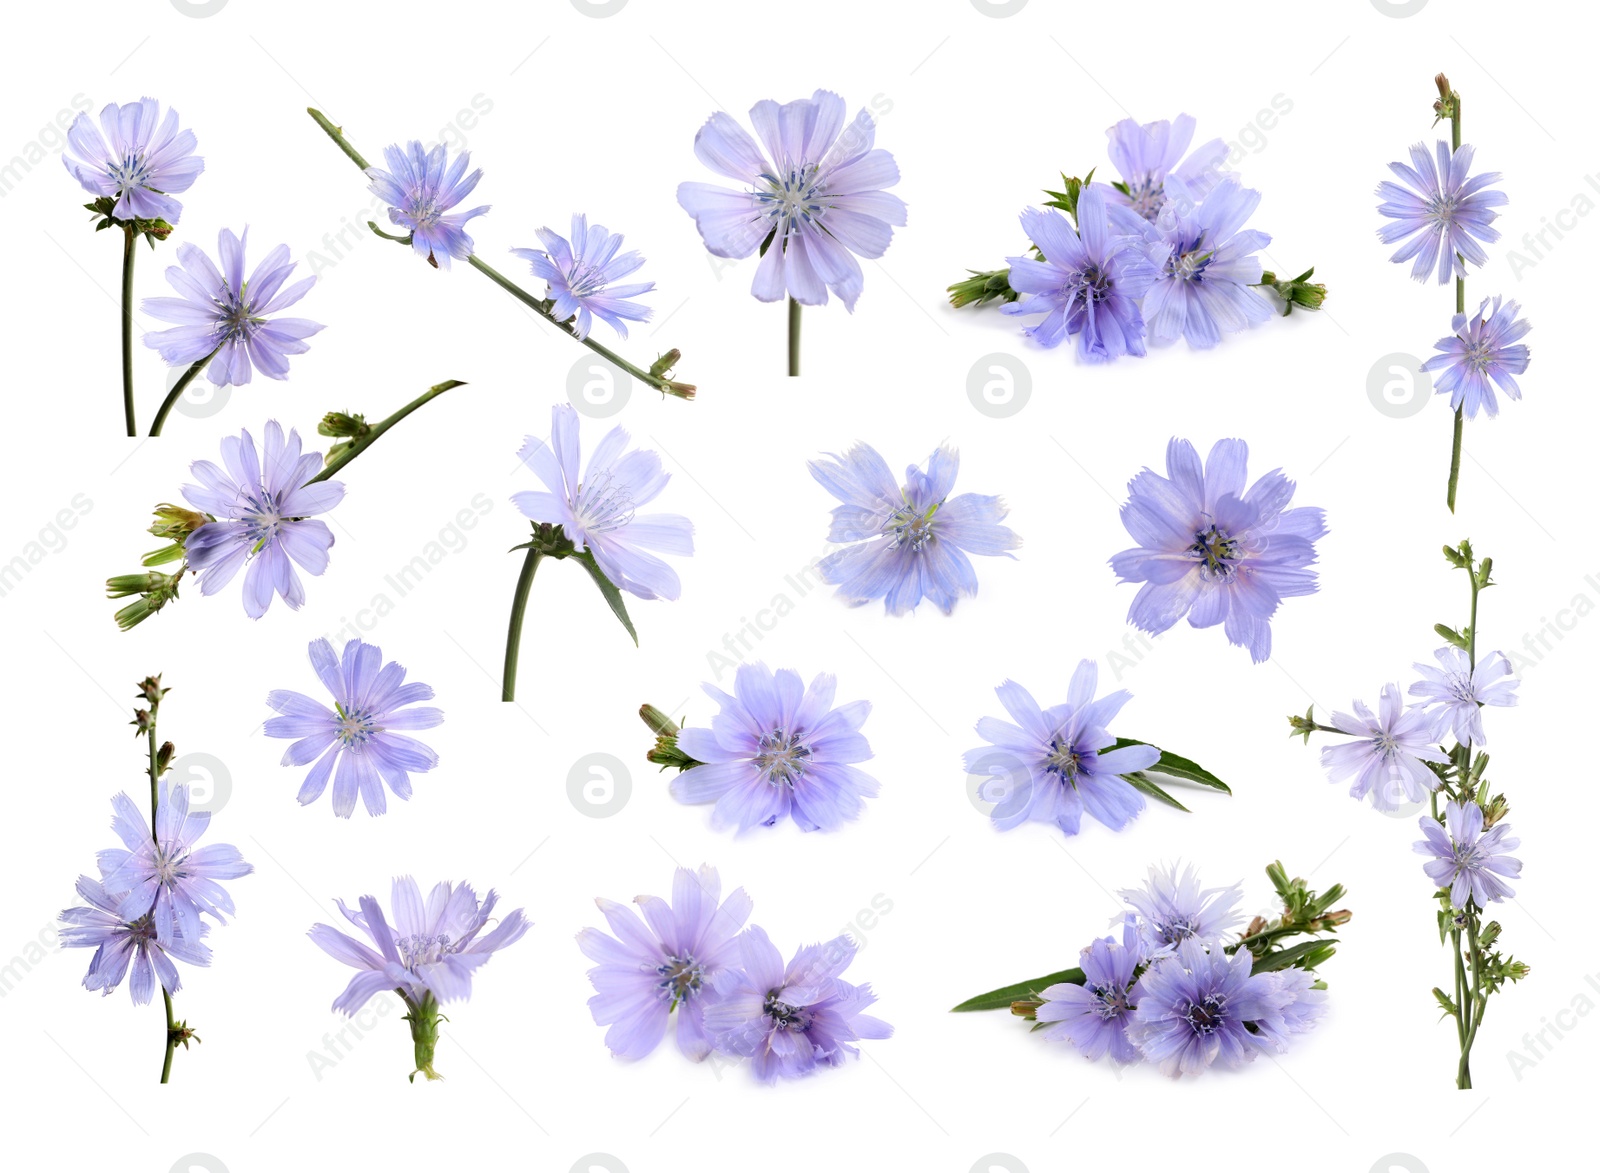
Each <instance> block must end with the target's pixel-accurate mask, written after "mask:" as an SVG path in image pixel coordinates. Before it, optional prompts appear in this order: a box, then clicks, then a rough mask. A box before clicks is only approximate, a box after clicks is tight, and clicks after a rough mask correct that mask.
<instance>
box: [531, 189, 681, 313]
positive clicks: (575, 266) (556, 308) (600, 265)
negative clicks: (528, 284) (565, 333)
mask: <svg viewBox="0 0 1600 1173" xmlns="http://www.w3.org/2000/svg"><path fill="white" fill-rule="evenodd" d="M537 231H538V234H539V239H540V240H542V241H544V248H543V249H537V248H514V249H512V250H511V255H512V256H516V257H521V258H522V259H523V260H525V261H527V262H528V263H529V264H530V265H532V267H533V272H534V275H535V276H537V277H543V278H544V279H545V282H546V288H545V297H547V298H550V299H553V301H554V304H553V305H552V306H551V307H550V316H551V317H553V318H555V320H556V321H558V322H565V321H568V320H570V319H572V318H574V317H576V318H577V321H576V322H575V323H573V328H572V332H573V333H574V334H575V335H577V336H578V337H579V338H587V337H588V336H589V329H590V326H591V325H592V320H593V318H600V319H601V320H602V321H605V322H607V323H609V324H610V326H611V328H612V329H613V330H615V331H616V332H617V334H618V336H619V337H622V338H626V337H627V336H628V326H627V323H628V322H646V321H649V320H650V313H651V310H650V308H649V307H648V306H642V305H636V304H634V302H633V301H632V300H631V299H632V298H635V297H638V296H639V295H640V294H642V293H649V292H650V291H651V290H652V289H654V288H655V287H656V283H655V282H654V281H641V282H636V283H634V284H631V285H619V284H617V280H618V279H619V278H621V277H626V276H627V275H628V274H629V273H632V272H633V271H634V270H636V269H638V268H639V267H640V266H641V265H643V264H644V255H643V254H642V253H638V252H628V253H623V254H622V255H621V256H618V255H617V250H618V249H619V248H621V247H622V234H621V233H620V232H607V231H606V230H605V229H604V228H603V227H602V226H600V225H599V224H596V225H595V226H594V227H592V228H591V227H590V226H589V219H588V217H587V216H582V215H577V216H573V217H572V240H571V241H570V242H569V241H568V240H567V239H566V238H565V237H563V236H558V235H557V234H556V233H554V232H551V231H550V229H548V228H540V229H538V230H537Z"/></svg>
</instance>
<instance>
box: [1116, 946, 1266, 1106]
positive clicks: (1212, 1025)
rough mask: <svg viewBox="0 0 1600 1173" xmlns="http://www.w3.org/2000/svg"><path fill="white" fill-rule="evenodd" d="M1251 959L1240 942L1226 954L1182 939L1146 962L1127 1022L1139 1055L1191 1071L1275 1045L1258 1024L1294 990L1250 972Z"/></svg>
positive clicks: (1166, 1067)
mask: <svg viewBox="0 0 1600 1173" xmlns="http://www.w3.org/2000/svg"><path fill="white" fill-rule="evenodd" d="M1253 961H1254V958H1253V957H1252V956H1251V954H1250V951H1249V950H1248V949H1241V950H1239V951H1238V952H1237V953H1235V954H1233V955H1232V956H1231V957H1230V956H1229V955H1228V954H1226V953H1224V952H1222V950H1220V949H1218V950H1215V951H1214V952H1210V953H1208V952H1206V950H1205V948H1204V947H1203V946H1201V944H1200V943H1199V942H1198V941H1194V940H1189V941H1184V942H1183V943H1182V944H1180V945H1179V946H1178V948H1177V951H1176V952H1175V953H1174V954H1173V955H1172V956H1170V957H1167V958H1166V959H1164V960H1163V961H1161V962H1159V963H1157V964H1156V965H1153V966H1151V967H1150V969H1148V970H1147V971H1146V972H1145V974H1144V975H1143V976H1142V977H1141V978H1140V979H1139V991H1140V996H1139V1007H1138V1009H1137V1010H1135V1011H1134V1015H1133V1022H1132V1025H1131V1026H1130V1027H1129V1034H1130V1035H1131V1036H1132V1038H1133V1040H1134V1042H1135V1043H1136V1044H1137V1045H1138V1047H1139V1050H1140V1051H1141V1052H1143V1054H1144V1057H1145V1058H1146V1059H1149V1060H1150V1061H1151V1062H1152V1063H1157V1064H1160V1066H1161V1070H1162V1071H1163V1072H1164V1073H1165V1074H1167V1075H1170V1076H1173V1077H1174V1078H1176V1077H1177V1076H1180V1075H1198V1074H1199V1073H1200V1072H1202V1071H1204V1070H1205V1069H1206V1068H1208V1067H1210V1066H1211V1065H1212V1064H1213V1063H1220V1064H1221V1065H1222V1066H1224V1067H1239V1066H1242V1065H1243V1064H1245V1063H1248V1062H1249V1061H1250V1060H1252V1059H1254V1058H1255V1057H1256V1052H1257V1051H1259V1050H1263V1049H1265V1048H1266V1047H1269V1046H1270V1047H1272V1048H1273V1049H1278V1048H1279V1043H1278V1041H1277V1036H1270V1035H1267V1034H1264V1033H1263V1032H1262V1031H1261V1030H1260V1029H1259V1027H1258V1024H1259V1023H1261V1022H1263V1021H1266V1022H1271V1021H1272V1020H1273V1019H1274V1017H1278V1018H1281V1017H1282V1012H1283V1010H1284V1008H1285V1007H1286V1006H1287V1005H1288V1004H1289V1002H1290V1001H1292V1000H1293V999H1294V997H1295V996H1296V993H1295V991H1294V990H1292V989H1286V988H1285V987H1284V985H1283V983H1281V982H1279V981H1273V980H1271V979H1272V978H1273V977H1274V976H1275V975H1271V974H1256V975H1254V976H1252V975H1251V973H1250V967H1251V965H1252V963H1253ZM1280 1029H1281V1028H1280Z"/></svg>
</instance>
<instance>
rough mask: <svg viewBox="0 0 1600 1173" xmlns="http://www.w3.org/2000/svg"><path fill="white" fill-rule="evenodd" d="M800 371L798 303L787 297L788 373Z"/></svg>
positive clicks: (793, 374) (791, 375) (791, 374)
mask: <svg viewBox="0 0 1600 1173" xmlns="http://www.w3.org/2000/svg"><path fill="white" fill-rule="evenodd" d="M799 373H800V303H799V302H797V301H796V300H795V299H794V298H792V297H791V298H790V299H789V375H790V377H791V378H792V377H793V376H795V375H798V374H799Z"/></svg>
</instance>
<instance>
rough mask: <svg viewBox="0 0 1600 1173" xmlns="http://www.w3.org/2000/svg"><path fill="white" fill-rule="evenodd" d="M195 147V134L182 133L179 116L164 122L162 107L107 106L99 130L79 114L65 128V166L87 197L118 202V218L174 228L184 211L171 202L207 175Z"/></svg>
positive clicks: (172, 113) (142, 103) (148, 103)
mask: <svg viewBox="0 0 1600 1173" xmlns="http://www.w3.org/2000/svg"><path fill="white" fill-rule="evenodd" d="M195 145H196V140H195V136H194V131H192V130H179V129H178V112H177V111H176V110H172V109H169V110H168V111H167V114H166V117H165V118H163V117H161V104H160V103H159V102H157V101H156V100H155V99H154V98H140V99H139V100H138V101H137V102H128V103H126V104H125V105H121V106H119V105H117V103H115V102H111V103H109V104H108V105H107V106H106V107H105V108H104V109H102V110H101V111H100V126H99V128H98V129H97V128H96V127H95V124H94V122H93V121H92V120H91V119H90V118H89V115H88V114H87V113H80V114H79V115H78V116H77V117H76V118H74V119H73V120H72V125H71V126H69V127H68V128H67V148H68V149H67V150H65V151H63V152H62V155H61V161H62V162H63V163H64V164H66V168H67V170H68V171H69V172H71V174H72V176H73V178H74V179H76V180H77V181H78V182H79V183H81V184H82V185H83V189H84V190H85V191H87V192H90V193H91V194H93V195H97V196H106V197H115V198H116V201H117V203H116V206H115V207H114V208H112V209H111V215H112V216H113V217H114V218H116V219H118V220H165V221H166V222H167V223H168V224H176V223H177V222H178V218H179V217H180V216H182V215H183V205H182V204H181V203H179V202H178V201H177V200H175V199H173V198H172V197H173V196H174V195H177V194H179V193H181V192H186V191H188V190H189V188H190V187H191V186H192V185H193V184H194V181H195V180H196V179H198V178H199V176H200V172H202V171H203V170H205V161H204V160H203V159H201V158H200V156H199V155H197V154H195V153H194V149H195Z"/></svg>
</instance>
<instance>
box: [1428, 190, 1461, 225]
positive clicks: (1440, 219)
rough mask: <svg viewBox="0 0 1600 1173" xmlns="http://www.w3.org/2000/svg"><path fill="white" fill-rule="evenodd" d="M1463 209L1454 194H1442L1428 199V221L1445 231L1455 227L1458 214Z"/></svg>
mask: <svg viewBox="0 0 1600 1173" xmlns="http://www.w3.org/2000/svg"><path fill="white" fill-rule="evenodd" d="M1460 207H1461V200H1460V199H1459V198H1458V197H1457V196H1456V194H1455V193H1454V192H1440V193H1437V194H1435V195H1432V196H1429V197H1428V219H1429V220H1431V221H1432V222H1433V223H1434V224H1435V225H1437V226H1438V227H1440V228H1443V229H1447V230H1448V229H1449V228H1451V227H1453V226H1454V225H1455V220H1456V212H1457V211H1458V210H1459V209H1460Z"/></svg>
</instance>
